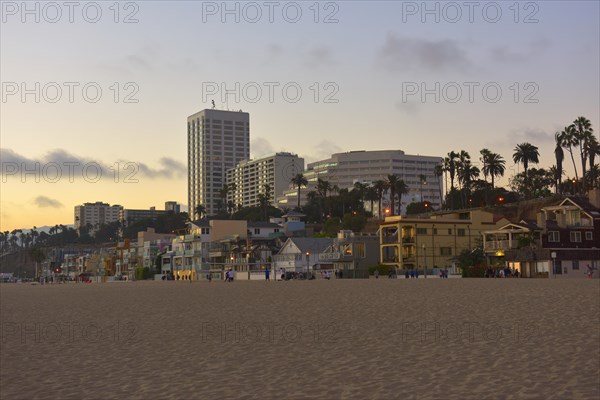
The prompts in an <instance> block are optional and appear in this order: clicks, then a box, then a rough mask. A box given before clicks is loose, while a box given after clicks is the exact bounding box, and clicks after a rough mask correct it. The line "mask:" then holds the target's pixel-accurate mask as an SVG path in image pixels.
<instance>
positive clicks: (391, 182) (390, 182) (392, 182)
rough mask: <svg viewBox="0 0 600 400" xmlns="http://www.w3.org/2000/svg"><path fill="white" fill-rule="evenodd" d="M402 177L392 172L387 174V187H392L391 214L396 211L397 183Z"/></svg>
mask: <svg viewBox="0 0 600 400" xmlns="http://www.w3.org/2000/svg"><path fill="white" fill-rule="evenodd" d="M399 180H400V178H399V177H398V175H395V174H390V175H388V176H387V181H386V182H387V187H388V188H389V189H390V205H391V206H390V215H394V213H395V212H396V207H395V206H396V185H397V184H398V181H399Z"/></svg>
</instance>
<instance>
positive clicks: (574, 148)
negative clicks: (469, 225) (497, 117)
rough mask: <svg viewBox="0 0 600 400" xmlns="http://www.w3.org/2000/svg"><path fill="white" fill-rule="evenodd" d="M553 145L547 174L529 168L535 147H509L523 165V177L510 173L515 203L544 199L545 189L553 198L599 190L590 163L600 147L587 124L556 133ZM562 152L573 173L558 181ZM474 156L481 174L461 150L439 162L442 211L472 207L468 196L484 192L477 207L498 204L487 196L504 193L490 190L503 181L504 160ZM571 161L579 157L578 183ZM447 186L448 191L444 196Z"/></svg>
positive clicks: (596, 173)
mask: <svg viewBox="0 0 600 400" xmlns="http://www.w3.org/2000/svg"><path fill="white" fill-rule="evenodd" d="M555 141H556V147H555V149H554V156H555V159H556V164H555V165H554V166H552V167H551V168H549V169H548V170H545V169H543V168H541V169H536V168H531V165H532V164H538V163H539V158H540V153H539V149H538V147H537V146H535V145H533V144H531V143H527V142H525V143H520V144H518V145H517V146H516V147H515V148H514V150H513V154H512V160H513V161H514V162H515V163H516V164H519V165H522V166H523V172H522V173H518V174H516V175H515V176H514V177H513V178H512V179H511V189H513V191H514V192H515V193H514V195H516V197H514V198H515V199H518V198H531V197H539V196H544V195H549V194H550V191H549V189H548V187H552V186H553V187H554V188H555V191H556V192H557V193H563V192H567V191H570V192H571V193H583V192H585V191H586V190H587V189H591V188H595V187H599V186H600V185H599V177H600V173H599V166H598V164H597V163H596V160H597V159H598V158H600V145H599V141H598V139H597V138H596V136H594V130H593V128H592V124H591V122H590V121H589V120H588V119H587V118H585V117H578V118H577V119H576V120H575V121H573V123H572V124H571V125H569V126H567V127H566V128H564V130H563V131H562V132H557V133H556V134H555ZM564 150H566V151H567V152H568V154H569V156H570V158H571V161H572V163H573V169H574V171H575V178H573V179H567V180H565V181H563V180H562V177H563V175H564V169H563V161H564V159H565V152H564ZM480 155H481V156H480V158H479V161H480V165H481V170H480V169H479V168H478V167H475V166H473V165H472V163H471V157H470V155H469V153H468V152H466V151H464V150H461V151H458V152H455V151H451V152H449V153H448V155H447V156H446V157H444V158H443V159H442V162H441V164H440V166H439V167H438V168H437V170H436V171H437V172H436V173H437V174H438V175H439V176H442V175H443V176H444V179H445V181H446V204H445V207H446V208H449V209H455V208H461V207H469V206H471V205H474V204H472V199H473V197H474V194H475V193H474V192H481V191H483V192H484V193H485V192H487V193H488V195H487V196H485V195H484V196H483V197H487V198H486V199H484V200H483V201H479V202H478V205H479V203H484V204H489V203H490V202H494V197H496V198H501V199H503V197H502V196H491V195H490V194H492V195H493V194H496V193H498V192H499V190H500V191H501V190H504V191H505V189H503V188H496V184H495V179H496V178H500V177H503V176H504V173H505V171H506V161H505V160H504V158H503V157H502V156H501V155H500V154H497V153H494V152H492V151H490V150H489V149H482V150H481V151H480ZM577 156H579V157H577ZM576 158H579V161H580V166H581V178H580V175H579V171H578V163H577V160H576ZM480 173H482V174H483V180H480V179H478V178H479V175H480ZM448 178H449V180H450V185H449V186H448V184H447V183H448ZM488 178H489V182H488ZM448 187H449V188H450V189H449V192H448ZM507 193H509V192H507ZM480 197H482V196H480Z"/></svg>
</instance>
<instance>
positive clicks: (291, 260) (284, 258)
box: [273, 237, 333, 274]
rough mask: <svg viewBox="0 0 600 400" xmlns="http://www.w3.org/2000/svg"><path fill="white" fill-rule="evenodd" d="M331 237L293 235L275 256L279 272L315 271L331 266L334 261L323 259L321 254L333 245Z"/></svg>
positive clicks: (274, 259)
mask: <svg viewBox="0 0 600 400" xmlns="http://www.w3.org/2000/svg"><path fill="white" fill-rule="evenodd" d="M332 243H333V239H331V238H301V237H291V238H288V239H287V241H286V242H285V243H284V244H283V246H282V247H281V249H280V250H279V252H278V253H277V254H276V255H274V256H273V266H274V268H275V271H276V272H277V274H280V273H282V272H297V273H299V272H303V273H306V272H313V271H314V270H318V269H322V267H326V268H328V269H329V268H331V266H332V264H333V263H332V262H331V261H328V262H325V261H321V260H320V259H319V255H320V254H321V253H322V252H323V251H325V249H327V247H329V246H331V244H332Z"/></svg>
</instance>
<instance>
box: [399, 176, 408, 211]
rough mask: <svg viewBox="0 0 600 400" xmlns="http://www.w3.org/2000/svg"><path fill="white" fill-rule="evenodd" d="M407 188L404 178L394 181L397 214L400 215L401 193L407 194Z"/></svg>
mask: <svg viewBox="0 0 600 400" xmlns="http://www.w3.org/2000/svg"><path fill="white" fill-rule="evenodd" d="M408 192H409V188H408V185H407V184H406V182H404V180H402V179H400V180H399V181H398V182H396V194H397V195H398V215H402V195H403V194H408Z"/></svg>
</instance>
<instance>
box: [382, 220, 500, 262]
mask: <svg viewBox="0 0 600 400" xmlns="http://www.w3.org/2000/svg"><path fill="white" fill-rule="evenodd" d="M507 223H509V221H508V220H507V219H506V218H504V217H502V216H498V215H494V214H493V213H492V212H489V211H484V210H481V209H473V210H460V211H450V212H440V213H435V214H431V215H429V216H427V217H419V218H407V217H401V216H394V217H387V218H386V219H385V221H384V222H383V223H381V224H380V229H379V246H380V262H381V264H384V265H391V266H395V268H396V269H397V270H402V271H406V270H417V271H419V272H420V273H426V272H427V274H431V273H432V272H434V269H443V268H448V270H449V272H450V273H457V272H458V271H457V268H456V262H455V260H454V258H455V257H456V256H457V255H458V254H460V252H461V251H462V250H464V249H475V248H476V247H481V238H482V233H483V232H484V231H489V230H491V229H497V228H499V227H501V226H503V225H506V224H507Z"/></svg>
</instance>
